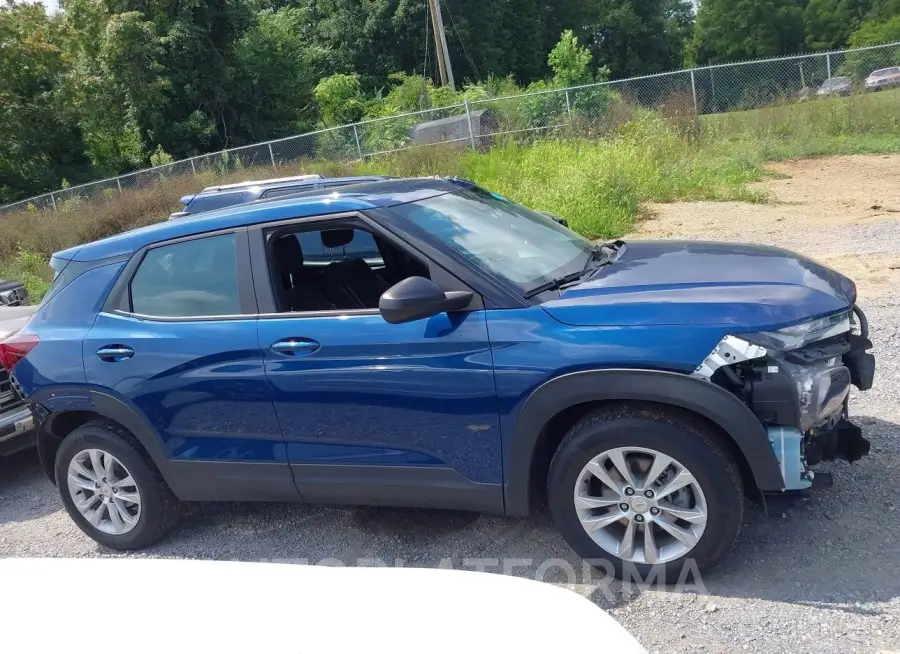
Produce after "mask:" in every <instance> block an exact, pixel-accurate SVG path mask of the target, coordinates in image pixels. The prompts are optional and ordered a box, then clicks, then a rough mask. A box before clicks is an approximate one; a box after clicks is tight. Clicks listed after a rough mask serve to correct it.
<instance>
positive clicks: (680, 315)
mask: <svg viewBox="0 0 900 654" xmlns="http://www.w3.org/2000/svg"><path fill="white" fill-rule="evenodd" d="M855 300H856V288H855V286H854V284H853V282H852V281H850V280H849V279H847V278H846V277H844V276H843V275H841V274H839V273H837V272H835V271H834V270H831V269H830V268H827V267H825V266H823V265H821V264H819V263H816V262H815V261H813V260H811V259H808V258H806V257H803V256H800V255H798V254H795V253H793V252H789V251H787V250H783V249H780V248H774V247H767V246H755V245H742V244H735V243H713V242H703V241H629V242H628V243H627V249H626V250H625V252H624V253H622V255H621V257H619V259H618V260H616V261H615V262H614V263H611V264H609V265H607V266H604V267H602V268H600V269H598V270H597V271H596V272H594V273H593V274H591V275H589V276H588V277H587V278H586V279H585V280H584V281H583V282H582V283H580V284H578V285H576V286H572V287H569V288H567V289H566V290H564V291H561V293H560V297H559V299H555V300H551V301H548V302H544V303H543V304H542V305H541V306H542V307H543V308H544V309H545V310H546V311H547V312H548V313H549V314H550V315H551V316H553V317H554V318H555V319H557V320H559V321H560V322H563V323H566V324H570V325H586V326H590V325H596V326H606V325H608V326H614V325H701V324H705V325H713V324H716V325H723V326H728V327H729V328H737V329H735V331H745V330H746V331H754V330H761V329H772V328H778V327H782V326H784V325H788V324H791V323H795V322H800V321H802V320H806V319H809V318H814V317H819V316H824V315H828V314H831V313H835V312H838V311H841V310H846V309H848V308H850V307H852V305H853V303H854V302H855Z"/></svg>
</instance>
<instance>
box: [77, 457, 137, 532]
mask: <svg viewBox="0 0 900 654" xmlns="http://www.w3.org/2000/svg"><path fill="white" fill-rule="evenodd" d="M67 482H68V487H69V495H70V496H71V498H72V502H73V503H74V505H75V508H76V509H77V510H78V512H79V513H81V515H82V516H84V518H85V519H86V520H87V521H88V522H89V523H90V524H91V525H93V526H94V527H95V528H97V529H99V530H100V531H102V532H103V533H106V534H113V535H121V534H126V533H128V532H129V531H131V530H132V529H134V528H135V526H136V525H137V523H138V520H140V517H141V493H140V489H139V488H138V486H137V483H136V482H135V481H134V478H133V477H132V476H131V473H130V472H129V471H128V469H127V468H126V467H125V466H124V465H123V464H122V462H121V461H119V460H118V459H117V458H116V457H114V456H113V455H112V454H110V453H109V452H106V451H104V450H100V449H89V450H82V451H81V452H79V453H78V454H76V455H75V456H74V457H72V460H71V461H70V462H69V469H68V475H67Z"/></svg>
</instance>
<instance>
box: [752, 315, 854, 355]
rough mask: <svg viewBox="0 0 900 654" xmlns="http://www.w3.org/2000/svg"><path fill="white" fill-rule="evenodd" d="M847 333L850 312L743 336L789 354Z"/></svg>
mask: <svg viewBox="0 0 900 654" xmlns="http://www.w3.org/2000/svg"><path fill="white" fill-rule="evenodd" d="M847 331H850V312H849V311H845V312H843V313H836V314H834V315H832V316H826V317H825V318H818V319H816V320H810V321H808V322H802V323H799V324H797V325H790V326H788V327H783V328H782V329H778V330H776V331H772V332H757V333H755V334H743V335H742V336H743V337H744V338H746V339H747V340H748V341H751V342H753V343H758V344H759V345H762V346H763V347H767V348H772V349H774V350H782V351H785V352H789V351H791V350H799V349H800V348H801V347H804V346H805V345H808V344H809V343H814V342H815V341H821V340H823V339H826V338H829V337H831V336H837V335H838V334H843V333H844V332H847Z"/></svg>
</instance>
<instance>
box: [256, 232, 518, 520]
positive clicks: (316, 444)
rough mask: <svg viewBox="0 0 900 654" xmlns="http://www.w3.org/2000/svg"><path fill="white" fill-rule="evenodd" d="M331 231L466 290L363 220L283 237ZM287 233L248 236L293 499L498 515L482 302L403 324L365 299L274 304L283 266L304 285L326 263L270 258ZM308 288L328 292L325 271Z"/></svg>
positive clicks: (302, 238) (495, 432)
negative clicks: (299, 306)
mask: <svg viewBox="0 0 900 654" xmlns="http://www.w3.org/2000/svg"><path fill="white" fill-rule="evenodd" d="M338 228H340V229H343V230H346V229H347V228H352V229H354V230H356V231H362V232H365V233H366V235H367V236H369V235H372V236H374V237H375V240H376V241H377V242H378V247H379V249H380V250H381V251H382V252H381V253H382V254H383V255H384V256H383V261H382V262H380V263H383V262H384V261H387V262H390V261H395V260H404V261H414V262H418V264H417V265H419V266H420V267H421V268H420V274H421V271H424V274H425V275H428V276H430V277H431V278H432V279H433V280H434V281H435V282H436V283H438V284H439V285H440V286H442V288H444V290H469V289H466V288H464V284H463V283H462V282H460V281H459V280H457V279H455V278H453V277H452V276H451V275H449V274H448V273H447V272H446V271H444V270H443V269H440V268H439V267H437V266H435V265H433V264H431V263H429V262H428V261H427V260H426V259H425V258H424V257H423V256H422V255H421V254H420V253H418V252H415V251H413V250H412V249H411V248H409V247H408V246H404V245H403V244H402V243H400V242H399V241H398V240H397V239H395V238H394V237H393V236H391V235H389V234H387V233H386V232H384V231H382V230H380V229H379V228H377V227H376V226H375V225H373V224H372V223H370V222H369V221H365V220H363V219H362V217H357V216H342V217H334V218H330V219H325V220H322V221H316V222H309V221H305V222H302V223H298V224H296V225H294V226H289V227H288V228H287V234H288V235H291V233H293V234H295V235H297V236H298V238H297V240H298V241H299V242H300V243H301V244H303V243H307V244H310V243H315V242H316V241H315V239H314V238H313V237H312V236H310V233H311V232H317V231H322V230H328V229H338ZM285 233H286V230H285V228H284V227H283V226H281V225H280V226H279V227H278V232H277V233H275V232H272V231H269V232H266V231H264V230H258V231H256V232H255V233H251V239H252V240H251V256H252V257H253V270H254V284H255V286H256V290H257V297H258V300H259V302H260V312H261V315H260V320H259V345H260V349H261V350H262V352H263V361H264V367H265V372H266V377H267V380H268V383H269V386H270V388H271V392H272V398H273V401H274V405H275V412H276V415H277V417H278V421H279V423H280V425H281V430H282V434H283V436H284V440H285V443H286V447H287V457H288V461H289V463H290V466H291V470H292V472H293V475H294V479H295V482H296V485H297V488H298V489H299V491H300V493H301V495H302V496H303V498H304V499H305V500H306V501H309V502H328V503H334V502H338V503H341V502H343V503H361V504H363V503H364V504H386V505H402V506H421V507H447V508H455V509H471V510H477V511H496V512H502V507H503V500H502V463H501V451H500V430H499V417H498V411H497V397H496V390H495V385H494V371H493V364H492V357H491V349H490V343H489V339H488V332H487V323H486V316H485V311H484V307H483V303H482V302H481V298H480V297H479V296H477V295H476V296H475V300H474V301H473V302H472V304H470V307H469V308H468V310H466V311H463V312H455V313H454V314H453V316H452V317H451V316H449V315H448V314H446V313H444V314H438V315H436V316H432V317H430V318H426V319H422V320H416V321H412V322H408V323H405V324H389V323H387V322H385V320H384V319H383V318H382V317H381V315H380V314H379V312H378V309H377V307H376V306H365V307H358V308H355V309H335V310H327V311H294V312H281V311H279V306H278V301H277V299H276V298H277V295H278V292H279V289H278V288H277V287H276V286H273V281H274V283H275V284H277V283H279V280H280V279H282V278H283V275H280V274H279V268H280V267H293V268H294V269H295V270H296V271H297V276H298V277H301V278H304V279H307V280H309V279H314V275H316V274H318V275H323V276H324V275H328V274H329V266H326V267H324V269H323V268H321V267H319V269H318V270H315V269H314V268H315V267H316V262H315V261H314V257H311V259H313V260H312V261H311V262H310V265H309V266H306V264H305V262H304V265H303V268H302V269H298V268H297V266H296V265H295V264H296V262H282V261H278V260H276V259H277V256H276V253H275V249H274V248H273V247H272V243H273V241H274V239H276V238H280V237H284V236H285ZM326 241H327V239H326ZM348 249H349V250H352V248H351V247H349V246H348ZM395 249H396V250H399V251H395ZM310 254H311V255H312V254H313V253H310ZM303 257H304V260H305V258H306V253H305V252H304V254H303ZM368 263H370V264H376V265H375V267H378V265H377V264H378V263H379V262H374V261H370V262H368ZM388 267H390V266H388ZM305 268H309V270H305ZM379 274H383V271H380V272H379ZM388 274H390V272H388ZM317 283H320V285H321V286H322V288H324V289H325V290H326V292H327V289H328V287H329V286H328V285H329V283H330V281H329V280H328V279H327V278H325V277H322V278H319V282H317ZM376 302H377V299H376Z"/></svg>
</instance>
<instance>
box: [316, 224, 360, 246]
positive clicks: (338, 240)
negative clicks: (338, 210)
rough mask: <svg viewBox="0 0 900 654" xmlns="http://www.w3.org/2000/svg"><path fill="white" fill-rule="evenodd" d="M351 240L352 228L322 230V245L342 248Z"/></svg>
mask: <svg viewBox="0 0 900 654" xmlns="http://www.w3.org/2000/svg"><path fill="white" fill-rule="evenodd" d="M352 240H353V230H352V229H346V228H345V229H327V230H325V231H323V232H322V245H324V246H325V247H327V248H342V247H344V246H345V245H349V244H350V241H352Z"/></svg>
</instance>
